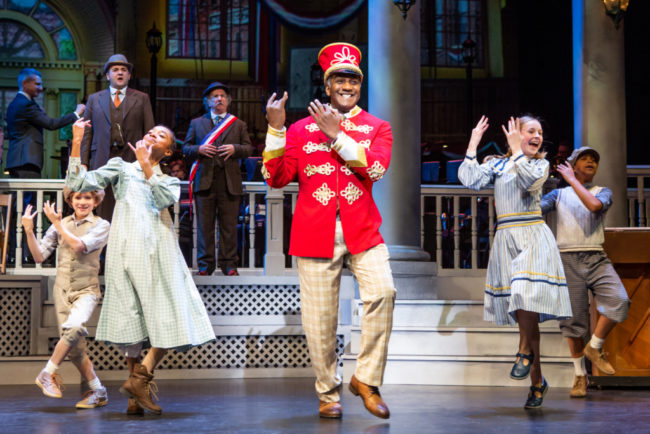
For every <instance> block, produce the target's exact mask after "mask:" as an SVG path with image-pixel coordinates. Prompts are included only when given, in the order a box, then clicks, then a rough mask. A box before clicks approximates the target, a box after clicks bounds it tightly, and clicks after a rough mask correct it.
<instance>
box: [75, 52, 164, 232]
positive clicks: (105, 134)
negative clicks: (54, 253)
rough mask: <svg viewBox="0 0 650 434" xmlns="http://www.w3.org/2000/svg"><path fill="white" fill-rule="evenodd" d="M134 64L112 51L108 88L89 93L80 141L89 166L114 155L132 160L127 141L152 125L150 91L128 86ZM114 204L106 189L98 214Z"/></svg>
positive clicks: (106, 69) (106, 71) (106, 215)
mask: <svg viewBox="0 0 650 434" xmlns="http://www.w3.org/2000/svg"><path fill="white" fill-rule="evenodd" d="M132 70H133V65H132V64H130V63H129V62H128V61H127V60H126V57H125V56H124V55H123V54H114V55H112V56H111V57H110V58H109V59H108V62H106V64H105V65H104V74H105V75H106V79H107V80H108V81H109V83H110V87H109V88H108V89H104V90H100V91H99V92H95V93H93V94H92V95H90V96H89V97H88V103H87V108H86V114H85V116H84V119H89V120H90V121H91V126H90V127H89V128H86V131H85V133H84V137H83V139H82V141H81V162H82V163H83V164H85V165H86V166H87V167H88V169H89V170H94V169H97V168H98V167H101V166H103V165H104V164H106V162H107V161H108V160H109V159H110V158H113V157H121V158H122V159H123V160H124V161H129V162H131V161H135V154H133V151H131V148H129V145H128V143H131V144H132V145H134V146H135V143H136V142H137V141H138V140H140V139H142V137H143V136H144V135H145V133H146V132H147V131H149V130H150V129H152V128H153V127H154V126H155V123H154V120H153V112H152V111H151V102H150V101H149V95H147V94H146V93H144V92H140V91H138V90H135V89H131V88H129V87H128V84H129V80H130V79H131V72H132ZM114 207H115V197H114V196H113V190H112V189H111V188H110V187H109V188H107V189H106V197H105V198H104V201H103V202H102V204H101V205H100V206H99V207H98V208H97V215H99V216H101V217H102V218H104V219H106V220H110V219H111V217H112V215H113V208H114Z"/></svg>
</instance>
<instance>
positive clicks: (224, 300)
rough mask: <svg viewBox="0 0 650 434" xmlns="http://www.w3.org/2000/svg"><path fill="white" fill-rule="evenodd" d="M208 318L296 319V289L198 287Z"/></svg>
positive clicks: (297, 302)
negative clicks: (259, 317)
mask: <svg viewBox="0 0 650 434" xmlns="http://www.w3.org/2000/svg"><path fill="white" fill-rule="evenodd" d="M198 289H199V293H200V294H201V297H202V298H203V303H204V304H205V307H206V309H207V310H208V314H209V315H300V286H299V285H246V286H243V285H200V286H199V287H198Z"/></svg>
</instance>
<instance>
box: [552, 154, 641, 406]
mask: <svg viewBox="0 0 650 434" xmlns="http://www.w3.org/2000/svg"><path fill="white" fill-rule="evenodd" d="M599 161H600V155H599V154H598V152H596V151H595V150H594V149H591V148H589V147H587V146H583V147H581V148H579V149H576V150H574V151H573V153H572V154H571V156H570V157H569V158H568V159H567V163H564V164H563V165H561V166H559V167H558V172H560V174H561V175H562V177H563V178H564V180H565V181H566V182H567V183H568V184H569V186H568V187H565V188H560V189H555V190H553V191H551V192H550V193H548V194H546V195H545V196H544V197H543V198H542V212H543V213H547V212H548V211H552V210H556V211H557V236H556V238H557V244H558V248H559V250H560V255H561V257H562V263H563V265H564V272H565V274H566V279H567V286H568V288H569V297H570V299H571V309H572V310H573V317H572V318H570V319H568V320H563V321H561V322H560V328H561V329H562V335H563V336H565V337H566V338H567V339H568V343H569V349H570V351H571V357H572V359H573V364H574V367H575V379H574V382H573V387H572V388H571V391H570V396H571V397H573V398H582V397H585V396H586V395H587V371H586V369H585V357H587V358H588V359H589V360H590V361H591V362H592V363H593V364H594V365H595V366H596V367H597V368H598V370H599V371H600V372H603V373H605V374H608V375H613V374H614V373H615V370H614V368H613V367H612V365H611V364H610V363H609V361H608V360H607V358H606V357H605V354H604V353H603V343H604V342H605V338H606V337H607V335H608V334H609V332H610V331H611V330H612V329H613V328H614V326H615V325H616V324H617V323H619V322H622V321H624V320H625V319H626V318H627V311H628V307H629V304H630V300H629V299H628V296H627V292H626V290H625V287H624V286H623V283H622V282H621V279H620V278H619V277H618V274H616V271H615V270H614V267H613V266H612V264H611V262H610V261H609V259H608V258H607V255H606V254H605V251H604V250H603V242H604V241H605V233H604V224H603V219H604V217H605V212H606V211H607V209H608V208H609V207H610V206H611V204H612V192H611V190H610V189H608V188H607V187H598V186H595V185H593V184H592V180H593V178H594V176H595V175H596V171H597V170H598V162H599ZM589 290H591V291H592V293H593V299H594V302H595V303H596V308H597V309H598V312H599V313H600V316H599V318H598V321H597V323H596V327H595V329H594V332H593V334H592V336H591V339H590V340H589V342H588V343H587V344H586V345H585V343H584V341H585V337H586V336H587V333H588V332H589Z"/></svg>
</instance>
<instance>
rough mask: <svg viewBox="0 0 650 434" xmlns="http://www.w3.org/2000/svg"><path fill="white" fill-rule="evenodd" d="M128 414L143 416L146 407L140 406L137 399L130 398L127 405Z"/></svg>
mask: <svg viewBox="0 0 650 434" xmlns="http://www.w3.org/2000/svg"><path fill="white" fill-rule="evenodd" d="M126 414H128V415H131V416H142V415H143V414H144V408H142V407H140V406H139V405H138V403H137V402H135V399H133V398H129V404H128V405H127V406H126Z"/></svg>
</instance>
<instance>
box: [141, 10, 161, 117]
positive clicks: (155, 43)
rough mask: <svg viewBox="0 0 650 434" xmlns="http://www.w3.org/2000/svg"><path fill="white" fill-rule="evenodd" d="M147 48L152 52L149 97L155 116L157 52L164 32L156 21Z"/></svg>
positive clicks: (149, 35) (148, 32)
mask: <svg viewBox="0 0 650 434" xmlns="http://www.w3.org/2000/svg"><path fill="white" fill-rule="evenodd" d="M145 41H146V43H147V49H148V50H149V52H150V53H151V76H150V80H149V98H150V99H151V110H152V111H153V114H154V117H155V115H156V88H157V86H158V85H157V83H156V81H157V72H158V71H157V69H158V58H157V56H156V54H157V53H158V51H160V47H162V32H161V31H160V30H158V29H157V28H156V22H155V21H154V23H153V27H152V28H151V29H149V30H148V31H147V39H146V40H145Z"/></svg>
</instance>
